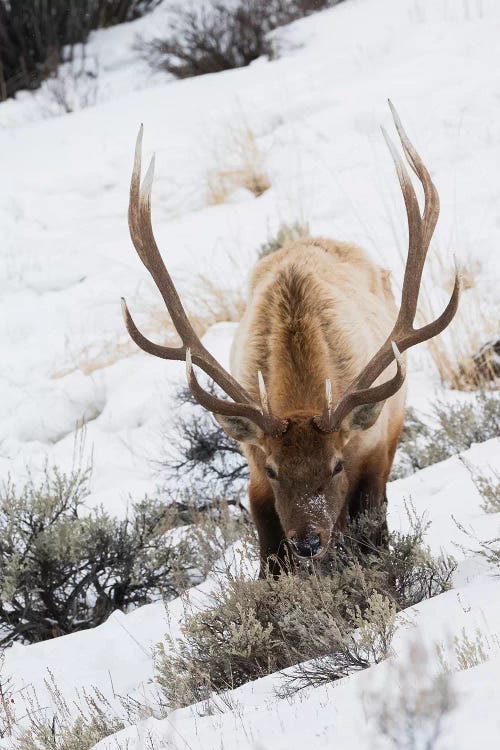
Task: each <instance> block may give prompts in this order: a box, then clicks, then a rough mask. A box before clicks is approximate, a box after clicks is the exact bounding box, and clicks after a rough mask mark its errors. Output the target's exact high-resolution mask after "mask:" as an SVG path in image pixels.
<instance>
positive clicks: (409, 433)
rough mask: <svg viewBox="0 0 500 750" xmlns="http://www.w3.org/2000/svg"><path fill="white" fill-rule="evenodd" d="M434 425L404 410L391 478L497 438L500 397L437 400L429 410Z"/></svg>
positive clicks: (490, 394) (484, 393)
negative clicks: (464, 400) (459, 400)
mask: <svg viewBox="0 0 500 750" xmlns="http://www.w3.org/2000/svg"><path fill="white" fill-rule="evenodd" d="M432 417H433V422H434V425H435V426H433V427H431V426H429V425H428V424H426V423H425V422H423V421H422V420H421V419H420V417H418V416H417V414H416V412H415V411H414V410H413V409H407V412H406V420H405V426H404V429H403V432H402V435H401V439H400V442H399V447H398V452H397V454H396V461H395V463H394V467H393V470H392V474H391V479H400V478H401V477H404V476H407V475H408V474H412V473H413V472H415V471H418V470H419V469H424V468H425V467H426V466H430V465H431V464H435V463H437V462H438V461H444V460H445V459H446V458H450V456H453V455H455V454H457V453H460V452H461V451H465V450H468V449H469V448H470V447H471V445H472V444H473V443H483V442H485V441H486V440H490V439H491V438H494V437H498V436H499V435H500V394H499V393H498V392H495V391H479V392H477V393H475V394H473V395H472V394H471V396H470V398H469V399H468V400H467V401H466V402H463V403H460V402H457V401H437V402H436V403H435V404H434V406H433V409H432Z"/></svg>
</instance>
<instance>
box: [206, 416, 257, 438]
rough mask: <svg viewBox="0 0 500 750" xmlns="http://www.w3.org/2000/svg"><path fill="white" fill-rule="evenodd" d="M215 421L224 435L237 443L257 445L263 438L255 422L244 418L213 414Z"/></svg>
mask: <svg viewBox="0 0 500 750" xmlns="http://www.w3.org/2000/svg"><path fill="white" fill-rule="evenodd" d="M214 417H215V419H216V420H217V422H218V423H219V424H220V426H221V427H222V429H223V430H224V432H225V433H226V435H229V437H230V438H233V440H237V441H238V443H253V444H255V445H259V444H260V441H261V440H262V438H263V437H264V433H263V431H262V430H261V429H260V427H258V426H257V425H256V424H255V422H252V420H251V419H247V418H246V417H225V416H222V415H221V414H214Z"/></svg>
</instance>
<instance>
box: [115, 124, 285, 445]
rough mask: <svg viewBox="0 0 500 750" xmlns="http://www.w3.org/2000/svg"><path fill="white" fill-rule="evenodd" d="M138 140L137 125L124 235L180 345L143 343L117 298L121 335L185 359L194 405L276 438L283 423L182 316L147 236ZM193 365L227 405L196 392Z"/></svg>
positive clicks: (150, 172) (149, 180) (147, 184)
mask: <svg viewBox="0 0 500 750" xmlns="http://www.w3.org/2000/svg"><path fill="white" fill-rule="evenodd" d="M142 136H143V126H142V125H141V127H140V129H139V133H138V136H137V142H136V146H135V155H134V167H133V170H132V178H131V182H130V201H129V210H128V222H129V229H130V236H131V238H132V242H133V244H134V247H135V249H136V250H137V254H138V255H139V257H140V259H141V261H142V262H143V264H144V265H145V267H146V268H147V269H148V271H149V273H150V274H151V276H152V277H153V281H154V282H155V284H156V286H157V287H158V290H159V292H160V294H161V295H162V297H163V300H164V302H165V305H166V306H167V310H168V312H169V313H170V317H171V318H172V322H173V324H174V326H175V329H176V331H177V333H178V334H179V336H180V338H181V340H182V345H181V346H179V347H168V346H161V345H159V344H155V343H153V342H152V341H149V339H147V338H146V337H145V336H144V335H143V334H142V333H141V332H140V331H139V329H138V328H137V326H136V325H135V323H134V321H133V319H132V316H131V314H130V312H129V310H128V307H127V304H126V302H125V300H124V299H122V311H123V317H124V320H125V325H126V327H127V330H128V332H129V334H130V336H131V338H132V339H133V340H134V341H135V343H136V344H137V345H138V346H139V347H140V348H141V349H143V350H144V351H146V352H148V353H149V354H154V355H155V356H157V357H162V358H163V359H172V360H183V359H186V366H187V372H188V382H189V386H190V388H191V390H192V391H193V394H194V396H195V397H196V398H197V400H198V401H199V402H200V404H202V405H203V406H206V408H207V409H209V410H210V411H213V412H215V413H217V414H226V415H229V416H245V415H246V416H248V418H249V419H252V420H253V421H254V422H256V423H257V424H259V426H262V429H265V431H266V432H267V433H268V434H275V433H276V434H278V433H279V434H281V433H282V432H283V429H284V428H283V425H284V424H285V425H286V424H287V423H285V422H284V421H283V420H280V419H278V418H277V417H272V415H271V414H270V413H268V414H267V415H263V413H262V411H261V409H259V407H258V406H257V405H256V404H255V403H254V402H253V399H252V397H251V396H250V394H249V393H248V392H247V391H246V390H245V389H244V388H243V387H242V386H241V385H240V384H239V383H238V381H237V380H235V379H234V378H233V377H232V375H230V374H229V373H228V372H227V371H226V370H225V369H224V368H223V367H222V365H221V364H220V363H219V362H217V360H216V359H215V357H213V356H212V355H211V354H210V352H209V351H208V350H207V349H206V348H205V347H204V346H203V344H202V343H201V341H200V339H199V337H198V335H197V334H196V332H195V330H194V328H193V326H192V325H191V323H190V321H189V319H188V317H187V315H186V311H185V310H184V307H183V305H182V302H181V299H180V297H179V295H178V293H177V290H176V288H175V286H174V283H173V281H172V279H171V277H170V274H169V273H168V271H167V268H166V266H165V264H164V262H163V259H162V257H161V254H160V251H159V249H158V245H157V244H156V240H155V236H154V233H153V227H152V223H151V191H152V186H153V177H154V157H153V159H151V162H150V165H149V167H148V169H147V171H146V175H145V177H144V180H143V183H142V186H141V161H142V159H141V156H142ZM188 359H189V364H188ZM193 361H194V363H195V364H197V365H198V366H199V367H201V368H202V370H204V372H205V373H206V374H207V375H208V376H209V377H210V378H212V379H213V380H214V381H215V382H216V383H217V384H218V385H219V386H220V387H221V388H222V389H223V391H224V392H225V393H226V394H227V395H228V396H229V397H230V398H232V399H233V402H229V401H225V400H223V399H218V398H215V397H214V396H211V395H210V394H209V393H207V392H206V391H204V390H203V388H201V386H200V385H199V383H198V381H197V379H196V377H195V375H194V372H193V367H192V362H193Z"/></svg>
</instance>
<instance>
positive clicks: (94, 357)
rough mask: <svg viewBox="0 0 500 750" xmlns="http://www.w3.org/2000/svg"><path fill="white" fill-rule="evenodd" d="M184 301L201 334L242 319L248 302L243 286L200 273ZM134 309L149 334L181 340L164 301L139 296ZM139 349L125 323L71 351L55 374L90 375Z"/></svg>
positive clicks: (159, 338)
mask: <svg viewBox="0 0 500 750" xmlns="http://www.w3.org/2000/svg"><path fill="white" fill-rule="evenodd" d="M228 262H229V261H228ZM183 301H184V304H185V308H186V311H187V313H188V316H189V319H190V321H191V323H192V325H193V327H194V329H195V331H196V333H197V334H198V336H203V335H204V334H205V333H206V331H207V330H208V329H209V328H210V326H212V325H214V324H215V323H222V322H226V321H232V322H237V321H239V320H240V318H241V316H242V314H243V311H244V309H245V304H246V300H245V297H244V290H243V289H234V288H224V287H221V286H219V285H218V284H217V283H216V282H215V281H213V280H212V279H210V278H208V277H207V276H205V275H204V274H198V276H197V277H196V278H195V279H194V282H193V284H192V286H191V292H190V294H189V295H184V300H183ZM131 309H132V310H133V313H134V317H135V318H136V319H137V321H140V326H139V327H140V329H141V331H142V332H143V333H144V335H145V336H146V337H148V338H151V339H152V340H153V341H156V342H158V343H161V344H164V345H166V346H169V345H174V346H176V345H177V344H178V343H179V338H178V336H177V333H176V331H175V328H174V325H173V323H172V320H171V319H170V316H169V314H168V311H167V310H166V308H165V306H164V305H163V304H158V305H148V306H147V307H146V306H145V305H144V304H143V303H142V304H141V302H140V300H137V302H135V301H134V302H133V304H131ZM136 351H137V346H136V344H134V342H133V341H132V340H131V339H130V337H129V336H128V334H127V332H126V330H125V326H123V329H122V332H121V333H119V334H117V335H114V336H113V338H112V339H108V340H103V341H99V342H93V343H91V344H87V345H85V346H82V347H80V349H78V350H76V351H69V352H68V354H67V360H68V364H66V365H65V366H64V367H62V368H60V369H58V370H55V371H54V372H53V373H52V378H63V377H65V376H66V375H69V374H70V373H71V372H75V371H76V370H81V372H83V373H84V375H91V374H92V373H94V372H97V371H99V370H103V369H105V368H106V367H109V366H110V365H113V364H115V363H116V362H119V361H120V360H122V359H125V358H126V357H129V356H130V355H131V354H133V353H134V352H136Z"/></svg>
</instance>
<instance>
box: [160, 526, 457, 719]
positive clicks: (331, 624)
mask: <svg viewBox="0 0 500 750" xmlns="http://www.w3.org/2000/svg"><path fill="white" fill-rule="evenodd" d="M380 522H381V515H380V514H377V518H369V517H368V516H366V517H365V518H364V521H363V522H361V521H358V523H357V526H356V528H353V529H352V533H351V534H350V535H349V536H348V538H347V540H346V542H345V543H344V544H343V545H340V546H338V547H335V549H334V550H333V551H332V554H331V556H330V559H329V560H328V561H327V562H325V563H322V565H321V566H317V565H312V569H311V568H309V567H308V566H307V567H306V568H305V569H302V570H299V571H298V573H297V574H296V575H282V576H280V577H279V578H277V579H276V578H273V577H267V578H265V579H263V580H257V581H248V580H243V579H242V578H229V580H228V581H227V582H226V583H224V584H222V585H221V586H220V588H218V589H217V590H216V591H215V592H214V594H213V606H212V607H211V608H209V609H206V610H204V611H201V612H193V611H186V613H185V621H184V626H183V638H182V639H180V640H178V641H175V642H173V641H172V640H170V639H168V638H167V639H166V641H165V643H162V644H160V645H159V647H158V652H157V676H156V679H157V681H158V684H159V685H160V687H161V689H162V692H163V698H164V701H165V704H166V706H167V707H168V708H172V707H178V706H183V705H189V704H191V703H195V702H197V701H206V700H209V699H210V696H211V694H212V692H221V691H222V692H223V691H226V690H230V689H232V688H234V687H237V686H239V685H242V684H243V683H245V682H248V681H249V680H254V679H257V678H258V677H263V676H264V675H266V674H271V673H274V672H277V671H280V670H284V669H287V668H289V667H292V666H294V665H299V664H302V666H301V667H298V668H297V670H295V671H292V672H291V673H289V674H288V676H287V684H286V685H285V688H284V690H285V691H286V692H289V691H293V690H296V689H298V688H301V687H304V686H305V685H308V684H319V683H320V682H326V681H332V680H334V679H338V678H339V677H342V676H344V675H346V674H348V673H350V672H351V671H354V670H356V669H363V668H366V667H367V666H368V665H369V664H370V663H373V661H378V660H380V659H382V658H384V656H385V655H386V653H387V651H388V649H389V645H390V640H391V637H392V632H393V629H394V618H395V615H396V612H397V611H398V610H399V609H402V608H406V607H407V606H409V605H410V604H414V603H416V602H418V601H421V600H422V599H424V598H426V597H428V596H433V595H435V594H438V593H441V592H442V591H444V590H447V589H448V588H449V587H450V585H451V575H452V572H453V570H454V561H453V560H451V559H444V558H439V559H434V558H432V556H431V555H430V552H429V550H428V549H426V548H425V546H424V545H423V541H422V540H423V534H424V532H425V525H424V524H423V522H422V521H421V520H419V519H416V520H415V523H416V526H415V527H414V528H413V529H412V530H411V531H410V532H409V533H408V534H396V535H393V536H392V537H391V539H390V545H389V548H388V549H382V548H373V547H371V548H369V547H367V540H368V539H369V538H372V533H371V532H372V526H373V524H379V523H380ZM325 566H326V567H325ZM354 631H356V633H355V632H354ZM317 659H319V661H317V662H316V663H314V664H313V665H310V666H309V667H307V666H304V665H303V662H305V661H309V660H317Z"/></svg>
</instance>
